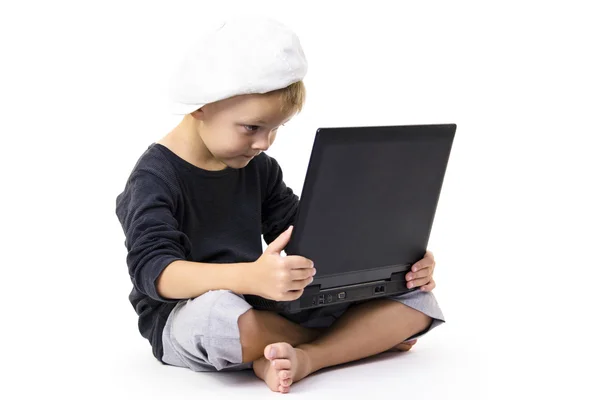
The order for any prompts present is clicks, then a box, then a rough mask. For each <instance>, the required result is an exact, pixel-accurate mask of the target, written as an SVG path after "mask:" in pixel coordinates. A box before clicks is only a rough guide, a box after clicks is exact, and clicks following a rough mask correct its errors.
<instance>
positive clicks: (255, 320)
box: [238, 309, 320, 363]
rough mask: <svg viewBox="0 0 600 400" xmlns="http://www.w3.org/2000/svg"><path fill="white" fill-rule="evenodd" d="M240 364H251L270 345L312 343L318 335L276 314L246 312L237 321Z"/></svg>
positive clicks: (316, 332)
mask: <svg viewBox="0 0 600 400" xmlns="http://www.w3.org/2000/svg"><path fill="white" fill-rule="evenodd" d="M238 326H239V328H240V342H241V343H242V362H244V363H246V362H251V361H254V360H257V359H259V358H261V357H262V356H263V352H264V349H265V347H266V346H267V345H268V344H271V343H277V342H286V343H289V344H291V345H292V346H297V345H299V344H302V343H307V342H312V341H313V340H315V339H316V338H317V336H318V335H319V334H320V332H319V331H318V330H315V329H307V328H304V327H302V326H300V325H298V324H295V323H293V322H291V321H289V320H287V319H285V318H283V317H282V316H280V315H277V314H276V313H272V312H269V311H259V310H254V309H251V310H248V311H247V312H245V313H244V314H242V315H241V316H240V318H239V319H238Z"/></svg>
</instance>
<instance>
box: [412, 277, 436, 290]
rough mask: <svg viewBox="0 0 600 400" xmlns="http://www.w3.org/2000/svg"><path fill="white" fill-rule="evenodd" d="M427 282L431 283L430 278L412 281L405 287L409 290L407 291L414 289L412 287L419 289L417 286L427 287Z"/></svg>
mask: <svg viewBox="0 0 600 400" xmlns="http://www.w3.org/2000/svg"><path fill="white" fill-rule="evenodd" d="M429 282H431V277H427V278H419V279H414V280H412V281H410V282H408V283H407V284H406V287H407V288H409V289H411V288H414V287H419V286H423V285H427V284H428V283H429Z"/></svg>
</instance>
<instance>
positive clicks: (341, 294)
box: [338, 292, 346, 300]
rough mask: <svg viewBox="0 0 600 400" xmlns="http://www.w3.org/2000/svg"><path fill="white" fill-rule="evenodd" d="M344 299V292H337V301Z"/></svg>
mask: <svg viewBox="0 0 600 400" xmlns="http://www.w3.org/2000/svg"><path fill="white" fill-rule="evenodd" d="M345 298H346V292H339V293H338V299H340V300H344V299H345Z"/></svg>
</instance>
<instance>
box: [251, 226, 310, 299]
mask: <svg viewBox="0 0 600 400" xmlns="http://www.w3.org/2000/svg"><path fill="white" fill-rule="evenodd" d="M292 229H293V228H292V227H291V226H290V227H289V228H288V229H287V230H286V231H285V232H283V233H282V234H281V235H279V237H278V238H277V239H275V240H273V242H271V244H270V245H269V247H267V249H266V250H265V251H264V253H263V255H262V256H260V258H259V259H258V260H256V261H255V262H254V263H253V264H252V270H251V275H250V278H249V279H251V280H252V282H250V287H251V288H252V291H253V293H251V294H255V295H258V296H261V297H263V298H265V299H271V300H276V301H292V300H296V299H298V298H299V297H300V296H302V293H303V292H304V288H305V287H306V286H307V285H309V284H310V283H311V282H312V281H313V276H314V275H315V274H316V272H317V271H316V270H315V268H314V263H313V262H312V261H311V260H309V259H308V258H305V257H301V256H285V257H283V256H281V254H280V253H281V252H282V251H283V249H284V248H285V246H286V245H287V244H288V242H289V240H290V237H291V236H292Z"/></svg>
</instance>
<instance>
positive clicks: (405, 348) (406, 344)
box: [390, 339, 417, 351]
mask: <svg viewBox="0 0 600 400" xmlns="http://www.w3.org/2000/svg"><path fill="white" fill-rule="evenodd" d="M416 343H417V339H413V340H410V341H408V342H402V343H400V344H399V345H396V346H394V347H392V348H391V349H390V351H409V350H410V349H411V348H412V347H413V346H414V345H415V344H416Z"/></svg>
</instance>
